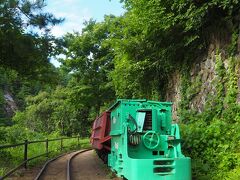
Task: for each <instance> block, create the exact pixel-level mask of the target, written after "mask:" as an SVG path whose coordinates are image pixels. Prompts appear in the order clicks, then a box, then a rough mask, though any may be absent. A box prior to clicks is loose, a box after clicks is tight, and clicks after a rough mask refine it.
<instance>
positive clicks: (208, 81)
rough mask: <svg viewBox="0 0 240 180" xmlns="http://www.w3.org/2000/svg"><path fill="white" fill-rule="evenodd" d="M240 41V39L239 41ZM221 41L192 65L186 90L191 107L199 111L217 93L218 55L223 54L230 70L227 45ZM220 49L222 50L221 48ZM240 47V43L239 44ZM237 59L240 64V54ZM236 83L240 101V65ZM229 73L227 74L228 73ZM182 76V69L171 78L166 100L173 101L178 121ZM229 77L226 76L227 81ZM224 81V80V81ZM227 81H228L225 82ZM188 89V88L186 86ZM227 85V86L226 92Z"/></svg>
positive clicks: (227, 68)
mask: <svg viewBox="0 0 240 180" xmlns="http://www.w3.org/2000/svg"><path fill="white" fill-rule="evenodd" d="M239 42H240V41H239ZM220 44H221V42H214V43H212V44H211V45H210V46H209V49H208V53H207V54H206V55H205V56H203V57H200V58H199V59H197V60H195V61H194V63H192V66H191V67H190V72H188V73H189V78H190V83H189V86H191V87H187V89H188V91H187V92H186V94H187V95H189V96H191V97H189V99H190V102H189V109H191V110H194V111H197V112H199V113H201V112H203V111H204V106H205V104H206V101H207V100H208V99H209V98H211V97H212V96H214V95H216V79H217V78H218V75H217V71H216V57H217V55H218V56H221V59H222V61H223V64H224V68H225V71H226V72H227V71H228V70H229V59H228V58H227V57H226V54H227V53H226V51H225V49H226V45H223V46H221V45H220ZM222 44H224V43H222ZM219 49H220V50H219ZM239 49H240V45H239ZM234 58H235V61H237V63H238V65H239V64H240V63H239V61H240V55H236V56H235V57H234ZM235 74H236V77H237V79H236V81H237V82H236V83H237V86H238V95H237V98H236V101H237V102H238V103H240V66H236V67H235ZM226 75H227V74H226ZM182 77H183V74H182V72H181V71H176V72H174V73H173V74H172V76H171V77H170V78H169V81H168V84H167V91H166V100H167V101H171V102H173V119H174V120H176V121H178V119H179V115H178V111H179V108H180V107H179V104H180V102H181V101H182V92H181V89H182V86H183V85H182ZM227 79H228V77H226V78H224V80H226V81H227ZM222 83H224V82H222ZM225 83H226V82H225ZM185 89H186V88H185ZM226 92H227V87H225V93H226Z"/></svg>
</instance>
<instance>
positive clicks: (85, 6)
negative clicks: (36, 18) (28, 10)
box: [45, 0, 124, 37]
mask: <svg viewBox="0 0 240 180" xmlns="http://www.w3.org/2000/svg"><path fill="white" fill-rule="evenodd" d="M46 4H47V7H46V8H45V9H46V11H48V12H51V13H53V14H54V15H55V16H56V17H64V18H65V22H64V23H62V24H61V25H58V26H56V27H53V29H52V33H53V35H55V36H57V37H59V36H62V35H63V34H65V33H66V32H73V31H78V32H81V29H82V27H83V22H84V21H86V20H89V19H90V18H93V19H94V20H97V21H102V20H103V18H104V15H105V14H107V15H108V14H113V15H121V14H123V13H124V9H123V8H122V4H121V3H120V2H119V0H111V1H109V0H46Z"/></svg>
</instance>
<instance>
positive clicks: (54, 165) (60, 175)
mask: <svg viewBox="0 0 240 180" xmlns="http://www.w3.org/2000/svg"><path fill="white" fill-rule="evenodd" d="M90 150H91V149H86V150H80V151H75V152H70V153H65V154H62V155H60V156H57V157H55V158H53V159H51V160H49V161H47V162H46V163H45V164H44V166H43V167H42V169H41V170H40V172H39V173H38V175H37V177H36V178H35V180H53V179H58V180H65V179H67V180H71V179H72V178H73V175H72V170H71V168H72V162H71V161H72V160H73V159H74V158H75V157H76V156H78V155H80V154H82V153H84V152H86V151H90Z"/></svg>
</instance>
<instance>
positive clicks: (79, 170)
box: [9, 150, 121, 180]
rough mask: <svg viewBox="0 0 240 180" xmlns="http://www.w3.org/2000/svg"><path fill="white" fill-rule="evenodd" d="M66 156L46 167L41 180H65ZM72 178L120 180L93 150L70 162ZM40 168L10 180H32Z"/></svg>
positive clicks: (24, 172)
mask: <svg viewBox="0 0 240 180" xmlns="http://www.w3.org/2000/svg"><path fill="white" fill-rule="evenodd" d="M72 154H73V153H71V154H68V155H66V156H63V157H61V158H59V159H57V160H56V161H54V162H52V163H50V164H49V165H48V168H47V170H46V171H45V172H44V178H42V179H43V180H65V179H66V169H67V160H68V159H69V158H70V156H71V155H72ZM71 164H72V166H71V167H72V171H71V172H72V177H73V180H121V178H116V177H114V174H113V173H112V172H111V171H110V170H109V169H108V167H107V165H105V164H104V163H103V161H102V160H101V159H100V158H99V157H98V156H97V155H96V153H95V152H94V150H91V151H87V152H84V153H81V154H79V155H77V156H76V157H75V158H74V159H73V160H72V163H71ZM40 169H41V168H40V167H35V168H31V169H28V170H25V171H22V172H21V175H20V176H14V177H11V178H9V179H11V180H16V179H19V180H32V179H34V178H35V177H36V176H37V174H38V172H39V171H40Z"/></svg>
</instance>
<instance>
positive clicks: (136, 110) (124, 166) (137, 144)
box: [108, 100, 191, 180]
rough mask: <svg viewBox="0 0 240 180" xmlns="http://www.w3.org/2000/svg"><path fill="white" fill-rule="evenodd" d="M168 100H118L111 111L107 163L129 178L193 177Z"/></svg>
mask: <svg viewBox="0 0 240 180" xmlns="http://www.w3.org/2000/svg"><path fill="white" fill-rule="evenodd" d="M171 105H172V104H171V103H169V102H156V101H147V100H118V101H117V102H116V103H115V104H114V105H113V106H112V107H111V108H110V109H109V111H110V112H111V115H110V119H111V131H110V136H111V152H110V154H109V156H108V160H109V161H108V165H109V166H110V167H111V169H112V170H114V171H115V172H116V173H117V175H118V176H122V177H125V178H127V179H129V180H141V179H153V180H154V179H164V180H168V179H169V180H181V179H182V180H189V179H191V171H190V162H191V161H190V158H188V157H185V156H184V155H183V154H182V152H181V140H180V133H179V127H178V125H177V124H172V110H171Z"/></svg>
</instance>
